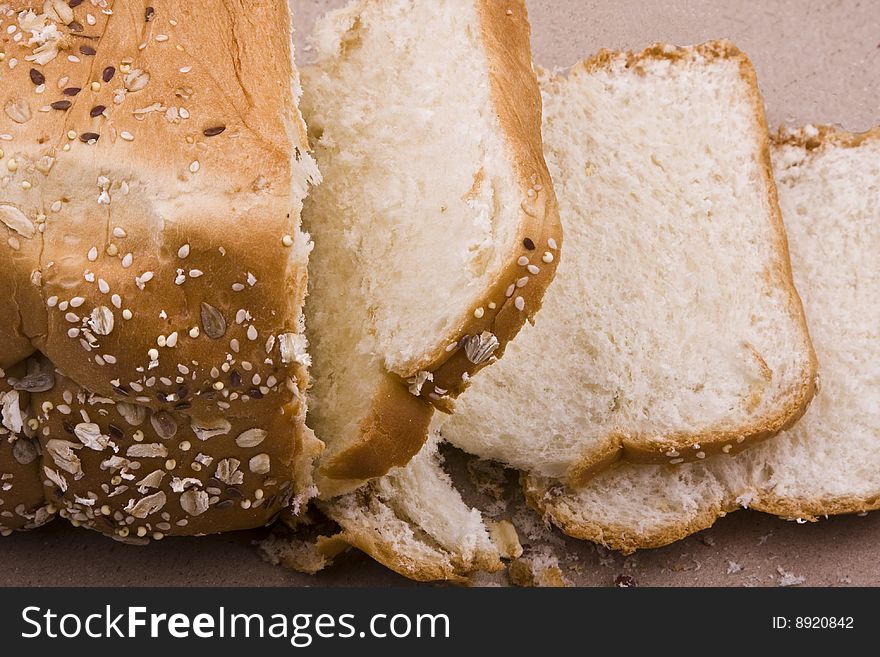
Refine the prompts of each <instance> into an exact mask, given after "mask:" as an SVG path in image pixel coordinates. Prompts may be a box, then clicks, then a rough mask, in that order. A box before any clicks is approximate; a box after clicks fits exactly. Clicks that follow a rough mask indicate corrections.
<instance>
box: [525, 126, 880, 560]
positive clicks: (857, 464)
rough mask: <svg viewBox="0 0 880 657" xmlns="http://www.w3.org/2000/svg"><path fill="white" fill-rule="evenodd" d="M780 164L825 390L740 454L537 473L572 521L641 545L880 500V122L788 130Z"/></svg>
mask: <svg viewBox="0 0 880 657" xmlns="http://www.w3.org/2000/svg"><path fill="white" fill-rule="evenodd" d="M773 163H774V169H775V173H776V180H777V184H778V188H779V200H780V206H781V208H782V213H783V216H784V218H785V223H786V227H787V229H788V235H789V240H790V244H791V257H792V264H793V266H794V276H795V280H796V282H797V286H798V290H799V291H800V293H801V295H802V296H803V299H804V305H805V307H806V310H807V317H808V318H809V322H810V331H811V334H812V337H813V342H814V344H815V345H816V352H817V354H818V356H819V364H820V367H821V392H820V393H819V394H818V395H817V397H816V399H815V401H813V403H812V404H811V406H810V408H809V410H808V411H807V413H806V415H805V416H804V418H803V419H802V420H801V421H800V422H799V423H797V424H796V425H795V426H794V427H793V428H791V429H789V430H788V431H785V432H784V433H782V434H781V435H779V436H778V437H776V438H774V439H773V440H771V441H768V442H766V443H764V444H762V445H759V446H757V447H755V448H753V449H750V450H747V451H745V452H743V453H742V454H740V455H737V456H735V457H733V458H729V457H725V456H717V457H713V458H709V459H706V461H704V462H701V463H693V464H685V465H682V466H679V467H677V468H676V467H671V466H636V465H621V466H620V467H618V468H616V469H613V470H610V471H609V472H606V473H603V474H601V475H599V476H597V477H596V478H595V479H594V480H593V481H592V482H590V484H589V485H588V486H586V487H584V488H581V489H579V490H568V489H566V488H565V487H564V486H562V485H560V484H559V482H554V481H552V480H547V479H540V478H535V477H529V478H527V479H526V481H525V490H526V495H527V498H528V499H529V501H530V502H531V504H533V505H534V506H535V507H536V508H538V509H540V510H541V511H542V512H543V513H544V514H545V515H546V516H547V517H548V518H549V519H551V520H552V521H553V522H554V523H556V524H557V525H559V526H560V527H561V528H562V529H563V530H564V531H565V532H566V533H568V534H570V535H572V536H576V537H579V538H584V539H589V540H592V541H596V542H599V543H603V544H604V545H607V546H609V547H612V548H615V549H619V550H623V551H625V552H631V551H633V550H636V549H640V548H648V547H657V546H660V545H665V544H667V543H670V542H672V541H675V540H678V539H680V538H683V537H684V536H687V535H688V534H690V533H692V532H695V531H698V530H700V529H704V528H706V527H709V526H710V525H712V524H713V523H714V522H715V520H716V518H718V517H719V516H723V515H724V514H726V513H728V512H730V511H733V510H735V509H739V508H742V507H749V508H752V509H757V510H760V511H765V512H767V513H773V514H776V515H779V516H782V517H784V518H788V519H798V520H799V521H803V520H816V519H818V518H820V517H822V516H827V515H831V514H838V513H856V512H863V511H869V510H873V509H877V508H880V404H878V402H877V399H878V396H880V379H878V375H877V365H876V362H877V361H876V358H877V353H876V352H877V345H878V327H880V305H878V303H877V299H878V298H880V271H878V268H877V252H878V250H880V128H878V129H875V130H873V131H871V132H868V133H865V134H861V135H853V134H849V133H846V132H842V131H839V130H837V129H834V128H830V127H822V128H815V127H807V128H805V129H803V130H800V131H793V132H785V133H782V134H781V135H780V137H779V138H778V140H777V142H776V144H775V147H774V149H773Z"/></svg>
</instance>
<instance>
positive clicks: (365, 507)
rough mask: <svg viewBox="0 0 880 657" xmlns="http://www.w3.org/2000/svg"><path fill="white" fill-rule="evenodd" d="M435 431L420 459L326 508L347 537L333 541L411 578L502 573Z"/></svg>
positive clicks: (492, 546) (495, 551) (484, 528)
mask: <svg viewBox="0 0 880 657" xmlns="http://www.w3.org/2000/svg"><path fill="white" fill-rule="evenodd" d="M438 442H439V436H438V435H437V434H436V433H435V434H434V435H433V437H432V438H431V439H429V440H428V442H427V443H426V444H425V445H424V446H423V447H422V449H421V450H420V451H419V453H418V454H417V455H416V456H415V458H413V459H412V461H410V463H409V464H408V465H406V466H405V467H403V468H396V469H394V470H392V471H391V472H389V473H388V474H387V475H385V476H384V477H381V478H379V479H376V480H374V481H372V482H370V483H369V484H367V485H366V486H364V487H362V488H360V489H359V490H357V491H355V492H353V493H349V494H348V495H344V496H342V497H339V498H337V499H335V500H332V501H330V502H326V503H323V502H318V505H319V507H320V508H321V510H322V511H323V512H324V513H325V514H326V515H328V516H329V517H330V518H332V519H333V520H334V521H336V522H337V523H338V524H339V525H340V526H341V527H342V531H341V532H340V533H339V534H338V535H337V536H336V537H335V538H338V539H342V540H343V541H345V542H346V543H348V544H350V545H352V546H354V547H357V548H359V549H361V550H363V551H364V552H366V553H367V554H369V555H370V556H372V557H373V558H374V559H376V560H377V561H379V562H380V563H382V564H383V565H385V566H387V567H388V568H390V569H392V570H394V571H395V572H397V573H400V574H401V575H404V576H405V577H409V578H410V579H415V580H419V581H433V580H446V581H451V582H465V581H466V580H467V578H468V577H470V576H471V575H473V574H474V573H476V572H480V571H485V572H493V571H497V570H500V569H501V568H502V563H501V560H500V556H501V555H500V554H499V550H498V547H497V546H496V544H495V542H494V541H493V539H492V537H491V535H490V531H489V529H488V528H487V526H486V525H485V524H484V523H483V519H482V516H481V514H480V512H479V511H478V510H476V509H473V508H471V507H469V506H467V505H466V504H465V503H464V501H463V500H462V498H461V495H460V494H459V492H458V491H457V489H456V488H455V486H454V485H453V483H452V480H451V479H450V477H449V475H448V474H447V473H446V472H445V471H444V470H443V467H442V462H441V460H440V455H439V454H438V452H437V445H438Z"/></svg>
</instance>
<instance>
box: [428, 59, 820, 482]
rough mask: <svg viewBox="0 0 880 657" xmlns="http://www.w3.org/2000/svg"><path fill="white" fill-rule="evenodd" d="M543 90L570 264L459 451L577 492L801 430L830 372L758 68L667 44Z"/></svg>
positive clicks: (546, 80) (475, 406) (459, 422)
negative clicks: (821, 359) (602, 479)
mask: <svg viewBox="0 0 880 657" xmlns="http://www.w3.org/2000/svg"><path fill="white" fill-rule="evenodd" d="M541 84H542V89H543V93H544V102H545V121H544V139H545V145H546V153H547V160H548V163H549V166H550V170H551V173H552V174H553V176H554V180H555V183H556V186H557V193H558V196H559V199H560V204H561V208H562V214H563V217H564V221H565V226H566V229H567V235H568V237H567V240H568V247H567V254H566V256H565V258H564V259H563V262H562V264H561V265H560V267H561V269H560V276H559V277H558V279H557V282H556V283H555V284H554V285H553V286H552V287H551V289H550V291H549V293H548V296H547V299H546V302H545V304H544V311H543V312H542V314H541V315H540V316H539V318H538V325H537V326H536V327H535V328H531V327H528V328H527V329H526V330H525V331H523V334H522V335H521V336H520V337H519V338H518V339H517V340H516V341H515V342H514V343H513V344H512V345H511V346H510V347H509V349H508V352H507V355H506V356H505V358H504V360H502V361H501V362H500V363H499V364H498V366H497V367H495V368H493V369H492V371H490V372H489V374H488V376H484V377H482V378H480V379H477V380H475V382H474V385H473V386H472V389H471V390H470V391H469V394H468V395H466V396H465V397H463V398H462V400H461V402H460V404H459V406H458V412H457V413H456V415H455V416H453V417H452V419H451V420H450V421H449V423H447V424H446V425H445V426H444V429H443V435H444V437H445V438H446V439H448V440H450V441H451V442H452V443H454V444H455V445H457V446H459V447H461V448H463V449H465V450H466V451H468V452H471V453H473V454H476V455H478V456H482V457H485V458H491V459H495V460H498V461H501V462H503V463H506V464H508V465H511V466H515V467H517V468H520V469H522V470H527V471H530V472H533V473H534V474H536V475H541V476H545V477H552V478H557V479H562V480H565V481H567V482H569V483H570V484H572V485H580V484H583V483H585V482H586V481H587V480H588V479H589V478H590V477H591V476H592V475H593V474H594V473H595V472H597V471H599V470H601V469H602V468H605V467H607V466H608V465H609V464H611V463H612V462H614V461H616V460H618V459H624V460H627V461H646V462H667V463H671V464H677V463H681V462H683V461H691V460H699V459H703V458H706V457H707V455H710V454H713V453H716V452H725V453H728V452H736V451H738V450H740V449H742V448H743V447H745V446H747V445H748V444H749V443H751V442H755V441H758V440H761V439H764V438H767V437H770V436H773V435H774V434H776V433H777V432H779V431H780V430H782V429H783V428H785V427H788V426H790V425H791V424H792V423H793V422H795V421H796V420H797V419H798V418H799V417H800V416H801V415H802V414H803V412H804V410H805V409H806V407H807V404H808V403H809V401H810V399H811V398H812V396H813V386H814V380H815V370H816V364H815V358H814V355H813V349H812V346H811V344H810V338H809V335H808V332H807V328H806V325H805V320H804V314H803V310H802V307H801V302H800V300H799V298H798V295H797V292H796V290H795V287H794V285H793V282H792V278H791V271H790V265H789V257H788V249H787V246H786V237H785V232H784V229H783V225H782V221H781V219H780V216H779V208H778V205H777V200H776V191H775V188H774V183H773V180H772V177H771V172H770V162H769V155H768V150H767V128H766V124H765V119H764V113H763V109H762V103H761V98H760V96H759V93H758V88H757V85H756V81H755V73H754V70H753V69H752V66H751V64H750V62H749V60H748V58H747V57H746V56H745V55H744V54H742V53H741V52H740V51H739V50H737V49H736V48H735V47H734V46H733V45H732V44H730V43H727V42H710V43H706V44H703V45H700V46H694V47H688V48H676V47H672V46H662V45H657V46H654V47H652V48H649V49H648V50H646V51H644V52H642V53H639V54H631V53H613V52H602V53H600V54H599V55H598V56H596V57H594V58H592V59H589V60H587V61H585V62H583V63H581V64H579V65H577V66H575V67H574V69H573V70H572V71H570V72H569V73H568V74H567V75H554V74H549V73H544V74H542V76H541ZM548 256H552V254H548Z"/></svg>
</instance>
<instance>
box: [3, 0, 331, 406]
mask: <svg viewBox="0 0 880 657" xmlns="http://www.w3.org/2000/svg"><path fill="white" fill-rule="evenodd" d="M30 6H31V3H30V2H23V1H22V0H19V1H17V2H13V3H12V5H11V6H9V9H8V10H7V11H6V12H5V14H4V15H3V16H0V21H2V27H3V36H2V46H0V50H2V52H3V53H4V55H5V63H6V66H4V67H3V69H4V73H3V76H4V80H3V85H2V90H0V105H2V106H3V109H4V114H3V117H2V119H3V120H2V126H3V128H2V132H3V133H4V134H6V135H7V136H8V140H7V141H4V142H3V147H2V148H3V150H4V158H3V160H2V163H3V164H4V172H3V174H4V177H3V179H2V187H0V205H2V206H3V209H0V212H2V215H0V218H3V219H4V223H5V224H6V226H5V227H3V230H4V232H5V233H6V236H5V239H4V243H3V244H2V245H0V248H2V249H3V250H4V252H5V254H9V255H4V257H7V258H8V257H11V258H12V262H13V267H12V270H11V272H9V271H8V272H7V275H8V274H9V273H12V274H13V275H14V276H15V277H16V279H15V281H14V282H13V281H6V282H5V285H7V286H10V287H11V288H12V295H11V296H12V299H13V302H14V303H15V304H16V307H17V308H16V312H15V313H14V315H13V317H16V316H17V317H20V319H19V320H18V322H15V321H14V320H13V323H15V324H18V328H17V330H18V331H19V332H21V333H23V334H24V335H26V336H27V337H28V338H30V341H31V343H32V344H33V345H34V346H36V347H37V348H39V349H41V350H42V351H44V353H46V354H47V355H48V356H49V357H50V358H52V360H53V361H54V362H55V364H56V365H57V366H58V367H59V368H60V369H62V370H63V371H65V372H69V373H70V375H71V376H73V377H75V378H76V380H77V381H78V382H79V383H80V384H82V385H84V386H86V387H87V388H89V389H90V390H93V391H95V392H98V393H100V394H103V395H106V396H108V397H110V398H114V399H125V400H128V401H133V400H136V401H137V402H138V403H142V404H146V405H148V406H151V407H152V408H155V409H169V408H173V409H177V410H183V409H188V408H192V409H193V412H199V413H211V412H217V411H220V410H227V408H226V407H227V404H228V402H229V400H230V397H233V396H234V397H235V398H236V399H241V400H245V399H247V400H249V402H250V405H251V406H253V407H254V409H253V410H254V412H256V413H259V412H262V411H264V410H268V409H270V408H272V407H273V406H274V405H276V404H277V401H278V399H277V397H276V395H275V390H277V389H279V388H281V387H284V385H286V383H285V382H286V380H287V379H288V378H289V376H290V375H291V374H294V375H296V374H295V373H294V369H295V368H297V367H299V366H300V365H301V363H300V364H297V363H294V362H293V361H296V360H303V359H304V355H303V353H302V352H303V349H302V347H301V345H299V344H297V341H298V340H299V338H297V337H296V336H297V334H298V333H299V332H300V331H299V328H298V326H297V322H298V315H299V307H300V305H301V301H302V292H301V290H302V288H303V285H304V281H305V270H304V266H305V262H304V259H303V257H302V255H301V253H304V252H305V250H306V249H305V248H304V245H303V244H295V242H298V241H301V238H298V237H297V234H296V227H297V221H296V218H295V217H294V218H291V216H290V215H291V213H292V212H297V211H298V207H296V206H297V205H298V202H299V199H296V201H295V202H293V203H292V202H291V189H292V188H293V186H297V187H299V188H300V192H299V195H300V196H301V195H302V194H303V193H304V185H305V181H304V180H294V179H293V178H292V175H291V163H290V158H291V153H293V152H296V153H298V155H297V157H298V159H302V158H307V157H308V156H307V154H306V152H305V133H304V126H303V123H302V120H301V118H300V117H299V115H298V113H297V112H296V110H295V107H296V104H295V98H294V71H293V64H292V60H291V58H290V57H284V56H276V57H268V56H264V55H265V53H270V52H275V53H285V52H289V50H290V46H289V44H288V37H289V34H288V31H287V30H286V29H284V27H283V26H286V25H288V23H289V17H288V14H287V8H286V4H285V3H282V2H280V1H277V2H270V3H262V2H252V1H244V0H242V1H232V0H229V1H224V2H219V3H218V2H210V1H208V0H197V1H194V2H187V3H183V4H180V3H175V2H170V1H167V0H166V1H159V2H154V3H152V4H151V5H150V6H149V8H146V4H145V3H139V2H129V3H118V6H116V7H114V8H113V10H110V9H107V10H105V11H104V10H100V9H96V8H95V7H94V6H92V5H90V4H89V3H84V4H80V5H78V6H77V7H75V8H73V9H71V8H70V7H69V6H68V5H67V3H65V2H54V3H53V2H47V3H46V7H47V13H45V14H43V13H41V10H40V9H39V8H37V9H35V10H33V11H27V10H28V9H29V8H30ZM19 12H22V13H19ZM7 26H9V27H12V28H15V31H13V32H9V31H7V29H6V28H7ZM279 28H280V29H279ZM56 35H57V37H56ZM44 39H48V40H47V41H45V43H44V44H43V45H38V44H40V43H41V42H43V40H44ZM13 61H17V62H18V63H17V64H16V65H15V67H14V68H12V67H10V64H11V63H12V62H13ZM308 175H314V172H309V174H308ZM294 177H299V178H302V179H304V178H306V177H307V176H306V175H303V174H302V173H301V172H296V171H294ZM297 251H299V252H300V253H296V252H297ZM284 283H288V284H289V287H290V288H291V293H290V294H285V293H283V292H281V291H280V290H281V289H282V286H283V284H284ZM298 290H300V291H299V292H298ZM5 301H6V300H5V299H4V302H5ZM288 343H290V344H288ZM229 360H234V361H236V362H237V363H243V362H247V363H248V364H249V366H250V367H249V369H247V370H246V371H245V370H244V369H243V368H242V367H241V366H240V365H239V366H237V367H236V368H234V369H235V370H236V371H237V373H238V376H239V377H240V378H241V382H240V383H237V384H234V383H233V382H232V381H231V380H230V376H231V372H232V370H231V369H230V367H229V364H228V361H229ZM267 360H270V361H271V363H267V362H266V361H267ZM285 361H290V363H292V366H291V365H290V363H288V362H285ZM183 370H186V371H185V373H184V372H183ZM181 376H183V377H184V378H185V381H177V379H178V378H180V377H181ZM270 377H271V378H272V380H273V381H275V382H277V383H273V384H272V385H266V381H267V380H268V379H270ZM263 388H265V390H263ZM230 390H232V392H230ZM256 407H260V409H257V408H256Z"/></svg>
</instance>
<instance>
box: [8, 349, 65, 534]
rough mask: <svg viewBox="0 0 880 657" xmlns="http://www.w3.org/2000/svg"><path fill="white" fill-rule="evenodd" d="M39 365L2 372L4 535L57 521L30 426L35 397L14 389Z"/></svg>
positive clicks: (32, 362)
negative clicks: (46, 493)
mask: <svg viewBox="0 0 880 657" xmlns="http://www.w3.org/2000/svg"><path fill="white" fill-rule="evenodd" d="M36 365H37V363H36V361H35V360H29V361H28V362H21V363H18V364H16V365H14V366H12V367H10V368H8V369H6V370H0V535H3V536H5V535H7V534H8V533H11V532H12V531H13V530H16V529H34V528H35V527H39V526H41V525H43V524H45V523H47V522H48V521H49V520H51V519H52V518H53V513H54V510H53V509H52V508H51V507H50V506H49V505H48V504H47V503H46V502H45V500H44V499H43V484H42V480H41V477H40V443H39V441H38V440H35V439H34V434H35V431H34V429H33V426H31V425H30V424H29V420H30V419H31V418H32V417H33V414H32V411H31V409H32V406H33V404H32V399H31V397H32V396H31V394H30V393H29V392H27V390H24V389H22V386H21V385H14V384H13V381H21V380H22V379H25V378H26V377H27V375H28V374H29V372H33V370H34V369H35V366H36Z"/></svg>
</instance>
